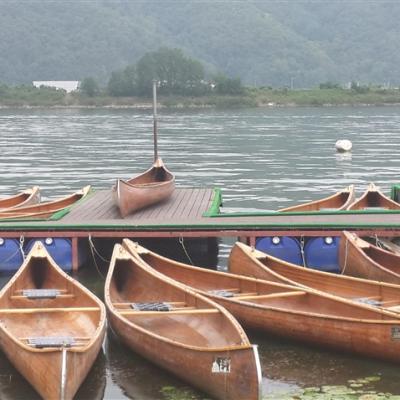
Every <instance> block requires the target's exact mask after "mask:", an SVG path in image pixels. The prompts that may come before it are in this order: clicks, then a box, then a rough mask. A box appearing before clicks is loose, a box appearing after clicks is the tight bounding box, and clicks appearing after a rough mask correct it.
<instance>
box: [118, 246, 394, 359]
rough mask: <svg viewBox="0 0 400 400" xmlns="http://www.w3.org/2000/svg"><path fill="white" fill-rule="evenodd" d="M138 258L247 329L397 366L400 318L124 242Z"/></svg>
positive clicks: (377, 309)
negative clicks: (195, 292) (348, 352)
mask: <svg viewBox="0 0 400 400" xmlns="http://www.w3.org/2000/svg"><path fill="white" fill-rule="evenodd" d="M125 243H126V245H127V247H128V248H129V251H131V253H132V254H134V256H135V257H136V258H137V259H142V260H143V262H145V263H148V264H149V265H151V266H153V268H155V269H156V270H157V271H159V272H160V273H163V274H165V275H166V276H168V277H170V278H172V279H175V280H177V281H179V282H181V283H183V284H185V285H188V286H191V287H192V288H193V289H194V290H196V291H197V292H198V293H199V294H201V295H203V296H206V297H208V298H209V299H211V300H213V301H214V302H216V303H218V304H219V305H221V306H223V307H225V308H226V309H227V310H228V311H229V312H230V313H231V314H232V315H233V316H235V317H236V318H237V319H238V321H239V322H241V323H242V324H243V325H244V326H246V327H248V328H250V329H256V330H262V331H264V332H268V333H271V334H274V335H277V336H285V337H287V338H290V339H295V340H299V341H303V342H306V343H309V344H311V345H317V346H320V347H329V348H332V349H334V348H335V349H339V350H341V351H351V352H354V353H357V354H360V355H364V356H369V357H376V358H381V359H385V360H390V361H397V362H399V361H400V316H399V315H398V314H396V313H393V312H386V311H384V310H381V309H379V308H373V307H370V306H366V305H362V304H356V303H354V302H352V301H349V300H347V299H343V298H340V297H337V296H333V295H329V294H326V293H322V292H320V291H316V290H312V289H308V288H305V287H301V288H299V287H296V286H293V285H287V284H282V283H275V282H270V281H263V280H260V279H253V278H247V277H243V276H240V275H234V274H228V273H223V272H219V271H210V270H205V269H202V268H197V267H193V266H189V265H186V264H182V263H178V262H176V261H173V260H170V259H168V258H166V257H162V256H159V255H157V254H156V253H154V252H151V251H149V250H146V249H144V248H143V247H140V246H139V245H135V244H133V243H132V242H130V241H128V240H124V244H125Z"/></svg>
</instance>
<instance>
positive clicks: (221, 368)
mask: <svg viewBox="0 0 400 400" xmlns="http://www.w3.org/2000/svg"><path fill="white" fill-rule="evenodd" d="M211 372H212V373H213V374H229V373H230V372H231V359H230V358H225V357H217V358H216V359H215V360H214V362H213V364H212V368H211Z"/></svg>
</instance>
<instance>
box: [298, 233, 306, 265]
mask: <svg viewBox="0 0 400 400" xmlns="http://www.w3.org/2000/svg"><path fill="white" fill-rule="evenodd" d="M300 253H301V260H302V261H303V267H304V268H307V265H306V256H305V254H304V236H303V235H301V236H300Z"/></svg>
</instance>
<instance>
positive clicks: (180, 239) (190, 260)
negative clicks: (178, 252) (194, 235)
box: [179, 236, 194, 265]
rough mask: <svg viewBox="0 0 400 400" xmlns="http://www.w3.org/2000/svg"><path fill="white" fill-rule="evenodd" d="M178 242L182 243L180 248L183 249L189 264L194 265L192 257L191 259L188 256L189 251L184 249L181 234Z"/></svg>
mask: <svg viewBox="0 0 400 400" xmlns="http://www.w3.org/2000/svg"><path fill="white" fill-rule="evenodd" d="M179 243H180V244H181V245H182V249H183V251H184V252H185V254H186V257H187V259H188V260H189V262H190V264H191V265H194V264H193V261H192V259H191V258H190V256H189V253H188V252H187V250H186V247H185V243H184V242H183V236H180V237H179Z"/></svg>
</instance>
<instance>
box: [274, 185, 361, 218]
mask: <svg viewBox="0 0 400 400" xmlns="http://www.w3.org/2000/svg"><path fill="white" fill-rule="evenodd" d="M354 199H355V192H354V186H353V185H350V186H349V187H348V188H346V189H344V190H342V191H340V192H337V193H335V194H334V195H332V196H329V197H326V198H324V199H320V200H315V201H311V202H309V203H305V204H299V205H297V206H291V207H286V208H282V209H280V210H278V211H280V212H309V211H322V210H324V209H329V210H336V211H339V210H345V209H346V208H347V207H348V206H349V205H350V204H351V203H352V202H353V201H354Z"/></svg>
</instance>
